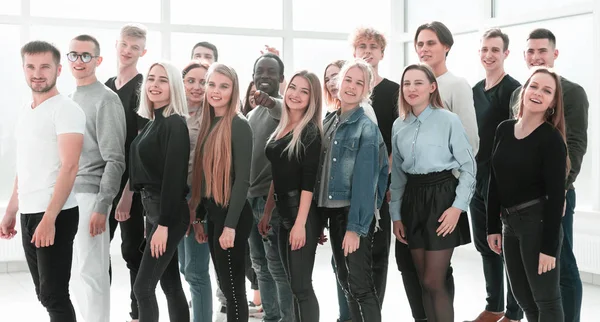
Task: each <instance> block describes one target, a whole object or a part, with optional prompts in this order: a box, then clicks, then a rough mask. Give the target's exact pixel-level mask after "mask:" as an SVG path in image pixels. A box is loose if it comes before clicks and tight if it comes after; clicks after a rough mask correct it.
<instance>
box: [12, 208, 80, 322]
mask: <svg viewBox="0 0 600 322" xmlns="http://www.w3.org/2000/svg"><path fill="white" fill-rule="evenodd" d="M43 216H44V213H36V214H21V231H22V234H21V236H22V238H21V240H22V242H23V249H24V251H25V259H26V260H27V265H28V266H29V272H30V273H31V278H32V279H33V284H34V285H35V294H36V295H37V297H38V300H39V301H40V302H41V303H42V305H43V306H44V307H45V308H46V310H47V311H48V314H49V315H50V321H51V322H75V321H76V319H75V310H74V309H73V304H72V302H71V299H70V296H69V281H70V280H71V264H72V262H73V239H74V238H75V234H77V226H78V224H79V209H78V208H77V207H75V208H71V209H66V210H62V211H61V212H60V213H59V214H58V217H56V222H55V223H54V228H55V235H54V245H52V246H49V247H40V248H36V247H35V244H32V243H31V239H32V238H33V234H34V233H35V229H36V228H37V226H38V225H39V224H40V221H42V217H43ZM25 314H26V313H25Z"/></svg>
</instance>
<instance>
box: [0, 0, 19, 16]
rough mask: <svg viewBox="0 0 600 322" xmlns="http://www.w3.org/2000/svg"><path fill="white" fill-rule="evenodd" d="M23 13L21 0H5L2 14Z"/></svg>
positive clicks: (0, 12)
mask: <svg viewBox="0 0 600 322" xmlns="http://www.w3.org/2000/svg"><path fill="white" fill-rule="evenodd" d="M20 13H21V0H11V1H3V3H2V5H1V6H0V15H18V14H20Z"/></svg>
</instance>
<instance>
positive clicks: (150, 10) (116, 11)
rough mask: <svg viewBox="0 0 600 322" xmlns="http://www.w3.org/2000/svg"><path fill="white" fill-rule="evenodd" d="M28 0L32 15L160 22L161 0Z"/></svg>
mask: <svg viewBox="0 0 600 322" xmlns="http://www.w3.org/2000/svg"><path fill="white" fill-rule="evenodd" d="M30 1H31V15H32V16H40V17H53V18H71V19H73V18H76V19H101V20H114V21H136V22H160V2H161V0H127V1H122V0H104V1H102V3H100V2H98V3H87V4H86V3H81V2H78V1H73V0H52V1H48V0H30Z"/></svg>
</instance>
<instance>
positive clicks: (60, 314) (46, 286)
mask: <svg viewBox="0 0 600 322" xmlns="http://www.w3.org/2000/svg"><path fill="white" fill-rule="evenodd" d="M21 57H22V59H23V70H24V74H25V80H26V81H27V85H29V87H30V88H31V91H32V96H33V102H32V103H31V104H27V105H26V106H24V107H23V108H22V109H21V111H20V113H19V118H18V121H17V126H16V129H17V131H16V138H17V177H16V178H15V184H14V188H13V193H12V196H11V198H10V201H9V203H8V207H7V209H6V213H5V214H4V218H3V219H2V223H1V224H0V237H1V238H4V239H10V238H13V237H14V236H15V235H16V234H17V231H16V230H15V224H16V215H17V211H18V212H20V213H21V230H22V232H21V235H22V240H23V248H24V250H25V257H26V259H27V264H28V265H29V271H30V272H31V277H32V278H33V282H34V284H35V291H36V294H37V296H38V299H39V300H40V302H41V303H42V305H44V307H45V308H46V310H47V311H48V314H49V316H50V321H53V322H55V321H56V322H57V321H60V322H74V321H76V319H75V311H74V310H73V305H72V303H71V300H70V297H69V281H70V278H71V263H72V257H73V239H74V238H75V234H76V233H77V225H78V221H79V210H78V207H77V200H76V199H75V194H74V193H73V192H72V191H71V190H72V188H73V183H74V181H75V177H76V175H77V171H78V169H79V156H80V154H81V149H82V146H83V134H84V131H85V114H84V113H83V111H82V110H81V109H80V108H79V106H77V104H76V103H75V102H73V101H72V100H70V99H69V98H67V97H65V96H63V95H60V94H59V92H58V90H57V89H56V79H57V77H58V76H59V75H60V72H61V65H60V52H59V51H58V49H56V47H54V46H53V45H51V44H49V43H47V42H43V41H32V42H29V43H27V44H26V45H25V46H23V48H22V49H21Z"/></svg>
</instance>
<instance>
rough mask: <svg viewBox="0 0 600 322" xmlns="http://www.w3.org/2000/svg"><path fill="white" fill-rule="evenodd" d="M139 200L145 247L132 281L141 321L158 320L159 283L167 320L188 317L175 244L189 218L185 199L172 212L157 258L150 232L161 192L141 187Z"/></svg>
mask: <svg viewBox="0 0 600 322" xmlns="http://www.w3.org/2000/svg"><path fill="white" fill-rule="evenodd" d="M142 198H143V199H142V202H143V205H144V210H145V211H146V214H147V218H146V238H147V242H146V247H145V248H144V254H143V256H142V263H141V264H140V269H139V271H138V274H137V278H136V280H135V283H134V285H133V291H134V293H135V297H136V298H137V301H138V306H139V319H140V322H158V320H159V318H158V317H159V315H158V302H157V301H156V285H157V284H158V282H159V281H160V286H161V288H162V289H163V292H164V293H165V296H166V298H167V306H168V309H169V319H170V321H181V322H189V321H190V311H189V308H188V303H187V300H186V298H185V293H184V292H183V287H182V285H181V277H180V275H179V260H178V259H177V246H178V245H179V242H180V241H181V239H182V238H183V236H184V235H185V232H186V230H187V228H188V224H189V221H190V216H189V211H188V206H187V202H186V200H185V199H182V200H181V204H180V207H179V208H180V209H177V210H176V211H177V212H179V214H178V213H173V214H171V215H172V216H173V220H172V222H171V223H170V224H169V226H168V237H167V248H166V251H165V252H164V253H163V255H162V256H160V257H159V258H154V257H152V253H151V250H150V247H151V241H152V236H153V235H154V232H155V231H156V229H157V228H158V224H157V222H158V217H159V215H160V194H159V193H154V192H145V191H142Z"/></svg>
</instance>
